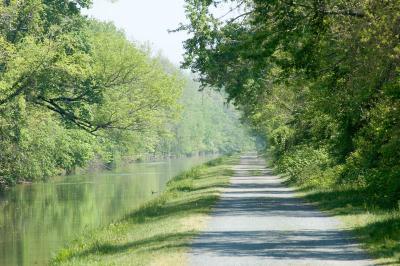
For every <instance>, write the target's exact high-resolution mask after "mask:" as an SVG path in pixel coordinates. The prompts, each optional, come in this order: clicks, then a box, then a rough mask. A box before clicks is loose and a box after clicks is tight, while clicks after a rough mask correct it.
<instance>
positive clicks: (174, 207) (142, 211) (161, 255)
mask: <svg viewBox="0 0 400 266" xmlns="http://www.w3.org/2000/svg"><path fill="white" fill-rule="evenodd" d="M235 163H237V158H235V157H224V158H218V159H215V160H213V161H210V162H208V163H206V164H204V165H202V166H198V167H195V168H192V169H191V170H189V171H187V172H185V173H183V174H181V175H179V176H177V177H175V178H174V179H172V180H171V181H170V182H168V184H167V189H166V191H165V192H163V193H162V194H161V195H159V196H158V197H157V198H155V199H154V200H152V201H150V202H148V203H147V204H145V205H143V206H142V207H140V208H139V209H136V210H134V211H133V212H132V213H131V214H130V215H128V216H126V217H124V218H123V219H121V221H119V222H117V223H114V224H110V225H109V226H107V227H105V228H102V229H99V230H96V231H94V232H89V233H87V234H86V235H84V236H82V237H81V238H80V239H78V240H76V241H74V242H73V243H71V245H69V246H68V247H67V248H65V249H63V250H61V251H60V252H59V253H58V254H57V255H56V256H55V258H54V259H53V260H52V261H51V264H53V265H184V264H186V255H185V254H186V253H187V250H188V247H189V244H190V241H191V240H192V239H193V237H194V236H196V235H197V234H198V233H199V231H200V230H201V229H202V228H204V226H205V224H206V221H207V218H208V214H209V212H210V211H211V209H212V207H213V206H214V204H215V203H216V201H217V200H218V198H219V195H220V191H221V188H223V187H225V186H227V185H228V183H229V178H230V176H232V170H231V167H232V165H234V164H235Z"/></svg>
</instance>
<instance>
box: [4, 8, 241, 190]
mask: <svg viewBox="0 0 400 266" xmlns="http://www.w3.org/2000/svg"><path fill="white" fill-rule="evenodd" d="M90 2H91V1H88V0H74V1H72V0H65V1H49V0H23V1H20V0H18V1H17V0H9V1H3V2H2V3H1V4H0V151H1V152H0V187H4V186H6V185H9V184H12V183H15V182H16V181H20V180H37V179H43V178H47V177H50V176H53V175H56V174H59V173H61V172H67V173H72V172H73V171H74V169H75V168H77V167H85V166H87V165H88V163H90V162H91V161H93V160H100V161H101V162H103V163H106V164H112V163H113V162H114V161H115V160H117V158H118V157H121V156H130V157H132V158H135V157H136V158H137V157H140V156H143V154H153V155H156V156H161V155H170V156H172V155H176V156H180V155H183V154H197V153H199V152H220V151H228V150H229V151H233V150H236V149H240V148H242V147H244V146H245V145H241V144H238V141H239V139H238V138H235V135H234V134H232V135H230V136H226V137H220V135H219V134H220V133H218V132H217V130H216V129H215V130H213V131H210V130H206V129H204V128H203V130H200V131H198V132H197V131H196V130H197V128H196V127H190V126H188V125H189V124H191V123H193V121H192V119H193V120H194V121H195V122H194V123H197V125H201V126H202V127H207V126H208V125H210V124H212V123H211V119H217V120H218V119H219V118H217V117H218V116H220V115H222V118H221V119H220V120H218V121H219V122H220V126H221V128H218V129H224V127H228V125H227V124H229V123H235V121H236V120H235V119H237V117H236V116H235V115H233V116H232V114H233V113H234V112H233V111H230V112H231V113H232V114H231V113H229V114H228V111H224V110H222V109H221V108H223V107H222V106H223V100H215V99H214V98H215V97H217V98H218V96H213V97H214V98H212V99H211V98H209V99H207V100H206V101H205V104H206V105H208V106H209V107H210V110H207V112H208V113H207V115H202V110H200V109H201V107H200V105H199V103H198V102H196V104H194V105H192V104H191V103H190V98H191V97H199V95H200V94H199V92H197V89H198V87H196V86H197V85H193V84H192V85H188V84H189V83H190V78H188V77H186V76H185V75H184V74H182V73H181V72H180V71H179V70H178V69H177V68H176V67H174V66H172V65H171V64H170V63H169V62H167V60H165V59H163V58H161V57H154V56H152V53H151V50H150V49H149V48H147V47H144V46H143V45H139V44H137V43H134V42H131V41H129V40H128V39H127V38H126V36H125V34H124V32H123V31H121V30H119V29H117V28H116V27H115V26H114V25H113V24H111V23H103V22H98V21H96V20H93V19H88V18H87V17H85V16H83V15H82V14H81V9H82V8H87V7H89V6H90ZM185 84H186V85H185ZM188 94H191V96H187V95H188ZM182 95H186V96H182ZM219 99H222V97H220V98H219ZM219 106H221V107H219ZM191 115H193V116H194V117H191ZM214 116H215V117H214ZM228 117H229V118H228ZM181 118H182V119H181ZM224 119H225V120H224ZM213 121H214V120H213ZM183 128H185V130H183ZM232 130H238V132H240V133H238V134H239V135H240V134H245V133H244V131H243V128H241V127H235V128H232ZM178 135H179V137H178ZM206 135H207V136H206ZM188 136H196V137H195V138H193V139H191V138H189V137H188ZM214 137H215V138H218V142H217V144H216V143H215V142H213V143H211V141H210V139H213V138H214ZM178 138H184V139H185V142H183V143H184V144H183V143H180V142H179V141H178ZM206 139H208V140H206ZM229 141H230V142H232V143H230V142H229ZM194 142H196V143H198V144H196V145H194ZM228 142H229V143H228ZM233 142H235V144H233ZM178 146H179V148H178ZM223 146H224V147H223Z"/></svg>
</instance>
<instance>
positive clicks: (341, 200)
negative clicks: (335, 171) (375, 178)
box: [289, 184, 400, 265]
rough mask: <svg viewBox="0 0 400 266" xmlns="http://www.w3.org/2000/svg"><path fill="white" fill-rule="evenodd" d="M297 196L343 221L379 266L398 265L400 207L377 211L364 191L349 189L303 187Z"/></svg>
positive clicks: (399, 261)
mask: <svg viewBox="0 0 400 266" xmlns="http://www.w3.org/2000/svg"><path fill="white" fill-rule="evenodd" d="M289 185H292V186H294V184H289ZM297 192H298V194H299V195H300V196H301V197H302V198H304V199H305V200H306V201H308V202H310V203H312V204H314V205H316V206H317V207H318V208H319V209H320V210H322V211H325V212H327V213H328V214H330V215H332V216H335V217H338V218H339V219H340V220H342V221H343V223H344V225H345V226H346V228H347V229H349V231H350V232H351V233H352V234H353V235H355V236H357V238H358V241H359V242H360V243H361V244H362V246H363V247H364V249H365V250H367V251H368V252H369V254H370V255H371V256H372V257H373V258H375V259H376V260H377V262H378V265H400V205H399V208H398V209H397V210H394V209H384V208H380V207H378V206H376V205H374V203H373V202H369V201H368V199H367V197H366V196H365V194H366V193H365V192H364V191H362V190H360V189H355V188H351V187H340V186H336V187H332V188H329V189H327V188H320V187H318V186H316V185H309V184H304V185H303V186H300V187H298V188H297ZM399 204H400V203H399Z"/></svg>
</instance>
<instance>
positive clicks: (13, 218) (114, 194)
mask: <svg viewBox="0 0 400 266" xmlns="http://www.w3.org/2000/svg"><path fill="white" fill-rule="evenodd" d="M207 159H208V158H206V157H195V158H185V159H173V160H168V161H164V162H159V163H137V164H131V165H129V166H128V167H126V168H124V169H119V170H118V171H115V172H103V173H96V174H91V175H81V176H70V177H64V178H61V179H60V180H57V181H54V182H52V183H44V184H34V185H29V186H26V185H21V186H17V187H15V188H13V189H12V190H10V191H7V192H6V193H4V194H0V265H7V266H9V265H10V266H12V265H43V264H45V263H46V262H47V261H48V259H49V258H50V257H51V255H52V254H53V253H54V252H55V251H57V250H58V249H59V248H60V247H62V246H63V245H65V243H66V242H68V241H69V240H71V239H74V238H76V237H77V236H78V235H79V234H80V233H81V232H82V231H84V230H87V229H93V228H96V227H99V226H101V225H105V224H108V223H110V222H112V221H113V220H118V219H119V218H121V217H122V216H123V215H125V214H126V213H128V212H129V211H130V210H132V209H133V208H135V207H137V206H138V205H140V204H142V203H143V202H144V201H146V200H149V199H150V198H151V197H154V196H155V195H156V194H153V193H152V192H159V191H162V190H163V188H164V186H165V184H166V182H167V181H168V180H169V179H170V178H171V177H172V176H175V175H177V174H178V173H179V172H181V171H183V170H186V169H188V168H190V167H192V166H194V165H197V164H200V163H202V162H204V161H206V160H207Z"/></svg>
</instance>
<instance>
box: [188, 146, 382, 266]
mask: <svg viewBox="0 0 400 266" xmlns="http://www.w3.org/2000/svg"><path fill="white" fill-rule="evenodd" d="M234 170H235V175H234V176H233V177H232V180H231V185H230V186H229V187H228V188H227V189H226V190H225V191H224V193H223V194H222V197H221V200H220V202H219V203H218V205H217V206H216V208H215V210H214V212H213V213H212V217H211V219H210V222H209V224H208V227H207V228H206V229H205V230H204V231H203V232H202V233H201V234H200V235H199V236H198V237H197V238H196V239H195V240H194V242H193V244H192V249H191V252H190V254H189V262H190V265H209V266H214V265H215V266H217V265H218V266H219V265H318V266H321V265H351V266H361V265H374V264H373V261H371V260H370V259H369V258H368V256H367V255H366V254H365V253H364V252H363V251H362V250H361V249H360V248H359V246H358V245H357V243H356V241H355V240H354V238H353V237H352V235H351V234H350V233H349V232H347V231H346V230H345V229H341V224H340V222H339V221H338V220H336V219H335V218H333V217H329V216H327V215H326V214H324V213H322V212H320V211H318V210H316V209H315V207H312V206H310V205H309V204H307V203H305V202H303V201H302V200H301V199H299V198H297V197H296V196H295V193H294V191H293V189H291V188H288V187H286V186H285V185H284V184H282V180H281V179H279V178H278V177H277V176H274V175H272V174H271V171H270V170H269V169H267V168H266V167H265V162H264V160H262V159H260V158H258V157H257V156H256V155H255V154H252V155H246V156H242V157H241V160H240V164H239V165H237V166H236V167H235V168H234ZM260 173H262V174H261V175H260Z"/></svg>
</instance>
